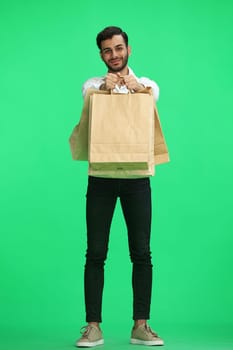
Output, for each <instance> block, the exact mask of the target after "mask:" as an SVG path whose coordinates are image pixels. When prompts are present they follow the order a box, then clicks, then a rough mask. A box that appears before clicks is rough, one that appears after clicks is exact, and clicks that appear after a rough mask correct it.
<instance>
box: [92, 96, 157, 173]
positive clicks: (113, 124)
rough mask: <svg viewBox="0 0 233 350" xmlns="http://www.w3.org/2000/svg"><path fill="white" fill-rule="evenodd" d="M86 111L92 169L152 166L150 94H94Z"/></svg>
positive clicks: (152, 108)
mask: <svg viewBox="0 0 233 350" xmlns="http://www.w3.org/2000/svg"><path fill="white" fill-rule="evenodd" d="M148 92H149V91H148ZM89 112H90V114H89V151H88V155H89V164H90V167H91V169H92V170H96V171H100V170H101V171H103V170H105V171H118V170H135V171H137V170H149V169H151V163H153V162H154V160H153V153H154V152H152V149H153V144H154V139H153V135H154V100H153V96H152V94H150V93H136V94H131V93H130V94H95V93H94V94H93V95H92V96H91V97H90V110H89ZM153 151H154V150H153Z"/></svg>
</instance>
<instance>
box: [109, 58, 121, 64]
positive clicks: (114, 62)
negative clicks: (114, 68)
mask: <svg viewBox="0 0 233 350" xmlns="http://www.w3.org/2000/svg"><path fill="white" fill-rule="evenodd" d="M120 62H121V60H119V59H117V60H112V61H111V62H110V63H111V64H113V65H116V64H119V63H120Z"/></svg>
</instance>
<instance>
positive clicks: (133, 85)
mask: <svg viewBox="0 0 233 350" xmlns="http://www.w3.org/2000/svg"><path fill="white" fill-rule="evenodd" d="M123 79H124V82H125V85H126V87H127V88H128V89H129V90H134V91H139V90H142V89H143V88H144V85H142V84H139V83H138V81H137V80H136V78H135V77H134V76H133V75H125V76H124V77H123Z"/></svg>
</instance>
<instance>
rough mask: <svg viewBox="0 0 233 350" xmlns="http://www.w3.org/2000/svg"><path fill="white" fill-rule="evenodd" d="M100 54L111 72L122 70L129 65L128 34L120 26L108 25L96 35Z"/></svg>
mask: <svg viewBox="0 0 233 350" xmlns="http://www.w3.org/2000/svg"><path fill="white" fill-rule="evenodd" d="M96 43H97V46H98V48H99V49H100V56H101V58H102V60H103V61H104V63H105V64H106V66H107V67H108V71H109V72H113V73H116V72H121V71H123V70H124V68H126V67H127V64H128V57H129V55H130V52H131V50H130V47H129V46H128V35H127V34H126V33H125V32H123V31H122V29H121V28H119V27H106V28H105V29H103V30H102V31H101V32H100V33H99V34H98V35H97V37H96Z"/></svg>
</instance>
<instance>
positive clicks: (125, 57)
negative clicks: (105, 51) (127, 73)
mask: <svg viewBox="0 0 233 350" xmlns="http://www.w3.org/2000/svg"><path fill="white" fill-rule="evenodd" d="M128 58H129V55H128V54H126V56H124V58H123V60H122V64H121V66H119V67H114V66H111V65H110V64H108V63H107V62H105V64H106V66H107V68H108V71H109V72H113V73H117V72H120V71H122V70H123V69H124V68H125V67H126V66H127V64H128Z"/></svg>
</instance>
